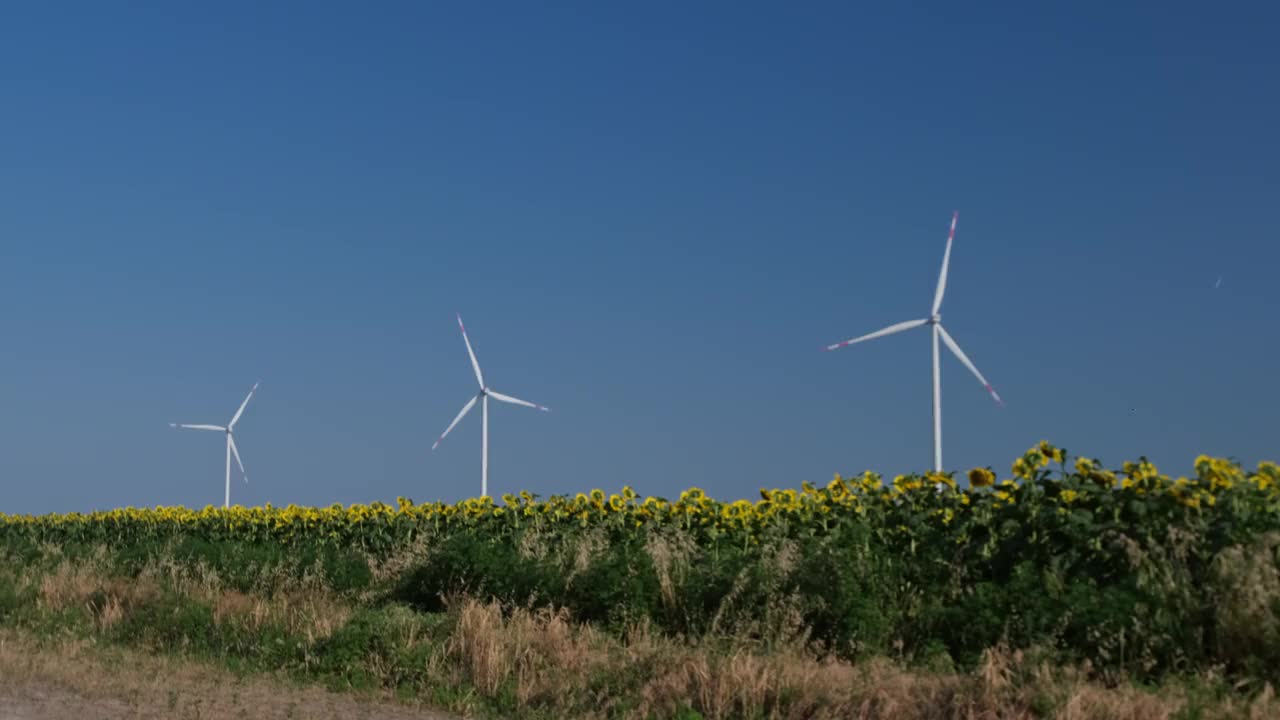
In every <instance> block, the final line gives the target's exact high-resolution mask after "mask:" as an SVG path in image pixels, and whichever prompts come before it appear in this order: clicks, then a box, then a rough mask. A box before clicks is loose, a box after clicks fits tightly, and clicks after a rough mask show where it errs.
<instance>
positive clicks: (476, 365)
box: [458, 313, 484, 390]
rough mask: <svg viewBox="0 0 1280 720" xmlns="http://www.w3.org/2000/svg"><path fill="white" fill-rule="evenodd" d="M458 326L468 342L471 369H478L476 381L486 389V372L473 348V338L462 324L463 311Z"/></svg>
mask: <svg viewBox="0 0 1280 720" xmlns="http://www.w3.org/2000/svg"><path fill="white" fill-rule="evenodd" d="M458 328H459V329H461V330H462V341H463V342H464V343H466V344H467V355H469V356H471V369H472V370H475V371H476V382H478V383H480V389H481V390H483V389H484V374H483V373H481V372H480V363H479V361H477V360H476V352H475V351H474V350H472V349H471V339H470V338H468V337H467V328H466V326H465V325H463V324H462V313H458Z"/></svg>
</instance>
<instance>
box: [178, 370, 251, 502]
mask: <svg viewBox="0 0 1280 720" xmlns="http://www.w3.org/2000/svg"><path fill="white" fill-rule="evenodd" d="M258 385H259V383H254V384H253V387H252V388H250V390H249V394H248V395H246V396H245V397H244V402H242V403H240V409H239V410H236V414H235V415H234V416H232V418H231V422H229V423H227V426H226V427H223V426H221V425H179V424H178V423H169V427H172V428H186V429H188V430H216V431H217V432H220V433H224V434H225V435H226V436H227V486H226V493H225V494H224V495H223V498H222V507H224V508H225V507H230V506H231V456H232V455H235V456H236V464H237V465H239V466H240V474H242V475H244V481H245V482H246V483H247V482H249V475H248V473H246V472H245V471H244V463H242V462H240V451H239V450H237V449H236V438H235V428H236V423H238V422H240V416H241V415H243V414H244V409H245V407H246V406H248V404H249V398H251V397H253V393H254V392H256V391H257V389H258Z"/></svg>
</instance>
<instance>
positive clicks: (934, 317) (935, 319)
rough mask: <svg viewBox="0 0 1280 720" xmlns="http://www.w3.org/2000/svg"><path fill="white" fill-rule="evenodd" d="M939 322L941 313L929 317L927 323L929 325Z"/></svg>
mask: <svg viewBox="0 0 1280 720" xmlns="http://www.w3.org/2000/svg"><path fill="white" fill-rule="evenodd" d="M940 322H942V316H941V315H934V316H933V317H931V318H929V324H930V325H937V324H938V323H940Z"/></svg>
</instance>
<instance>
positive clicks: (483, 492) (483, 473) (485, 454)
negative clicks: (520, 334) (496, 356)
mask: <svg viewBox="0 0 1280 720" xmlns="http://www.w3.org/2000/svg"><path fill="white" fill-rule="evenodd" d="M458 327H459V328H460V329H461V330H462V341H463V342H464V343H466V344H467V355H470V356H471V369H473V370H475V371H476V382H477V383H479V384H480V392H479V393H477V394H476V396H475V397H473V398H471V399H470V400H468V401H467V404H466V405H463V406H462V412H460V413H458V416H457V417H455V418H454V419H453V422H451V423H449V427H447V428H445V429H444V432H443V433H441V434H440V440H436V442H435V444H434V445H432V446H431V449H432V450H435V449H436V448H437V447H439V446H440V441H441V440H444V438H445V436H446V435H448V434H449V433H450V432H451V431H452V430H453V428H454V427H455V426H456V425H457V424H458V423H459V422H461V421H462V418H464V417H466V414H467V413H469V412H471V408H473V407H475V405H476V401H477V400H479V401H480V418H481V420H480V427H481V430H480V438H481V439H480V497H485V496H487V495H488V494H489V398H493V399H494V400H500V401H502V402H505V403H511V404H512V405H524V406H525V407H531V408H536V409H538V410H541V411H542V412H551V409H550V408H545V407H543V406H541V405H535V404H534V403H531V402H529V401H527V400H521V399H520V398H514V397H511V396H510V395H503V394H502V393H500V392H496V391H494V390H492V389H490V388H489V387H487V386H486V385H485V384H484V374H483V373H481V372H480V363H479V362H477V361H476V353H475V351H474V350H472V349H471V340H469V339H468V338H467V328H466V327H465V326H463V324H462V315H461V314H459V315H458Z"/></svg>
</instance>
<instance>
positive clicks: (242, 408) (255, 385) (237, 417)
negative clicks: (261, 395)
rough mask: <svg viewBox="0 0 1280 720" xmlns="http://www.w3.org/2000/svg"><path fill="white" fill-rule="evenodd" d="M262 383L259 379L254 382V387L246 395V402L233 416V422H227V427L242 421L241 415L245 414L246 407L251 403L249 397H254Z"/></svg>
mask: <svg viewBox="0 0 1280 720" xmlns="http://www.w3.org/2000/svg"><path fill="white" fill-rule="evenodd" d="M261 384H262V382H261V381H258V382H256V383H254V384H253V387H252V388H250V389H249V394H248V395H245V396H244V402H242V403H240V409H239V410H236V415H235V417H233V418H231V422H229V423H227V427H229V428H233V427H235V426H236V423H237V422H239V421H240V416H241V415H243V414H244V409H245V407H247V406H248V405H249V398H252V397H253V394H254V393H255V392H257V390H258V386H259V385H261Z"/></svg>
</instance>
